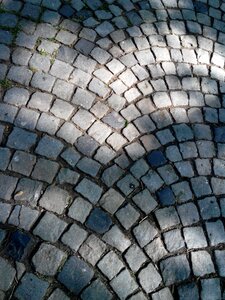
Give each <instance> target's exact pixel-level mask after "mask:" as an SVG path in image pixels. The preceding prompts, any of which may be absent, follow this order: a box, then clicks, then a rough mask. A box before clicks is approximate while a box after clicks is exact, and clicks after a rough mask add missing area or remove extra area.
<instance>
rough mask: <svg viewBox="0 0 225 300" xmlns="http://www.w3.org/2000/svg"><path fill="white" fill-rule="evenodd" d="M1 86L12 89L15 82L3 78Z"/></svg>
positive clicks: (0, 81) (0, 82)
mask: <svg viewBox="0 0 225 300" xmlns="http://www.w3.org/2000/svg"><path fill="white" fill-rule="evenodd" d="M0 86H1V87H2V88H3V89H10V88H11V87H12V86H13V84H12V82H11V81H10V80H8V79H3V80H0Z"/></svg>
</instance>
